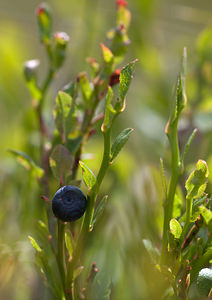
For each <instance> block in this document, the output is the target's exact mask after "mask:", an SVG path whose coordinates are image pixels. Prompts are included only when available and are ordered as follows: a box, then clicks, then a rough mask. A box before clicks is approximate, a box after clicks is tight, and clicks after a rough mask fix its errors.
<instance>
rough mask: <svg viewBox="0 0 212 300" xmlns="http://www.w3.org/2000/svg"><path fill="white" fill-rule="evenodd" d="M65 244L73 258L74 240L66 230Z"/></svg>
mask: <svg viewBox="0 0 212 300" xmlns="http://www.w3.org/2000/svg"><path fill="white" fill-rule="evenodd" d="M65 244H66V248H67V250H68V252H69V255H70V257H72V254H73V251H74V239H73V237H72V233H71V231H70V230H66V232H65Z"/></svg>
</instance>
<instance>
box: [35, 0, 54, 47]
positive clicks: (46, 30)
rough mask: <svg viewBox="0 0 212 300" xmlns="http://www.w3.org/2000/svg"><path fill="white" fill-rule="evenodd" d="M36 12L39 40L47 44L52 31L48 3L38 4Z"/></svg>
mask: <svg viewBox="0 0 212 300" xmlns="http://www.w3.org/2000/svg"><path fill="white" fill-rule="evenodd" d="M36 14H37V19H38V26H39V31H40V39H41V42H42V43H44V44H49V42H50V39H51V31H52V18H51V9H50V7H49V6H48V4H46V3H42V4H41V5H39V6H38V8H37V11H36Z"/></svg>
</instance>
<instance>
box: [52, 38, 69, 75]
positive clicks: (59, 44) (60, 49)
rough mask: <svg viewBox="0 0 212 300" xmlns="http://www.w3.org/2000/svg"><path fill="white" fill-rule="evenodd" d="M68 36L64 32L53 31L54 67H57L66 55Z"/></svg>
mask: <svg viewBox="0 0 212 300" xmlns="http://www.w3.org/2000/svg"><path fill="white" fill-rule="evenodd" d="M69 39H70V38H69V36H68V34H67V33H65V32H55V34H54V40H55V50H54V64H55V68H56V69H59V68H60V67H61V66H62V64H63V62H64V60H65V57H66V47H67V44H68V42H69Z"/></svg>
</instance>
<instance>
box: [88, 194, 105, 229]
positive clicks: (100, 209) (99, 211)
mask: <svg viewBox="0 0 212 300" xmlns="http://www.w3.org/2000/svg"><path fill="white" fill-rule="evenodd" d="M107 199H108V195H105V196H104V197H103V199H102V200H101V201H100V203H99V204H98V206H97V208H96V209H95V211H94V215H93V219H92V221H91V225H90V227H91V229H93V227H94V226H95V224H96V222H97V221H98V219H99V217H100V216H101V215H102V213H103V211H104V208H105V205H106V203H107Z"/></svg>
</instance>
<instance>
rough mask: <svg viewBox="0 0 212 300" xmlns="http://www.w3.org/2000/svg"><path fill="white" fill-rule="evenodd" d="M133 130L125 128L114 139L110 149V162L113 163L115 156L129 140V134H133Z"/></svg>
mask: <svg viewBox="0 0 212 300" xmlns="http://www.w3.org/2000/svg"><path fill="white" fill-rule="evenodd" d="M133 130H134V129H133V128H126V129H124V130H123V131H122V132H121V133H120V134H119V135H118V136H117V138H116V139H115V142H114V143H113V145H112V147H111V159H110V162H113V161H114V159H115V158H116V156H117V155H118V154H119V152H120V151H121V149H122V148H123V147H124V145H125V144H126V142H127V140H128V139H129V136H130V134H131V133H132V132H133Z"/></svg>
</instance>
